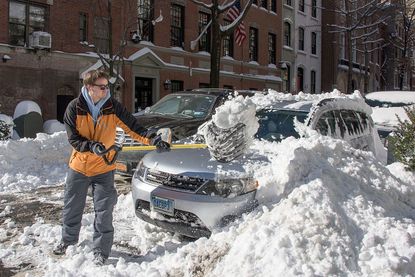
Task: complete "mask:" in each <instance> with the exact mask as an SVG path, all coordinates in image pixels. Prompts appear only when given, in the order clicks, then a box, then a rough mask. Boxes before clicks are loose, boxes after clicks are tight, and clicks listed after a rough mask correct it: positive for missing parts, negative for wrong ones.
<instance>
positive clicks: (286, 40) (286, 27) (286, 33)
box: [284, 22, 291, 47]
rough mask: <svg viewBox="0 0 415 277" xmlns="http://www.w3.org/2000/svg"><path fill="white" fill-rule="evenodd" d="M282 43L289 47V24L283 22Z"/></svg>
mask: <svg viewBox="0 0 415 277" xmlns="http://www.w3.org/2000/svg"><path fill="white" fill-rule="evenodd" d="M284 45H285V46H289V47H291V25H290V23H288V22H284Z"/></svg>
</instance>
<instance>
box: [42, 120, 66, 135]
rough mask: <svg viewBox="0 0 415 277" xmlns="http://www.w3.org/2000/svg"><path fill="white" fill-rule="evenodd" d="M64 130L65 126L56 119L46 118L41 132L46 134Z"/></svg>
mask: <svg viewBox="0 0 415 277" xmlns="http://www.w3.org/2000/svg"><path fill="white" fill-rule="evenodd" d="M62 131H65V126H64V125H63V124H62V123H60V122H59V121H58V120H56V119H50V120H46V121H45V122H44V123H43V132H45V133H46V134H49V135H51V134H53V133H56V132H62Z"/></svg>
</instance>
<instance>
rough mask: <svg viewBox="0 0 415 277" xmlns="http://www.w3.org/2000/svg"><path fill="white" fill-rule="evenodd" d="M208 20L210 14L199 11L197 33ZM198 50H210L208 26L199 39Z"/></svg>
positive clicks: (203, 27)
mask: <svg viewBox="0 0 415 277" xmlns="http://www.w3.org/2000/svg"><path fill="white" fill-rule="evenodd" d="M209 21H210V15H209V14H207V13H203V12H200V13H199V34H200V33H201V32H202V31H203V30H204V29H205V27H206V25H208V23H209ZM199 51H206V52H210V28H208V29H207V31H206V32H205V33H204V34H203V35H202V37H201V38H200V39H199Z"/></svg>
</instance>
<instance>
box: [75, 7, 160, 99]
mask: <svg viewBox="0 0 415 277" xmlns="http://www.w3.org/2000/svg"><path fill="white" fill-rule="evenodd" d="M94 2H95V3H94V4H95V6H96V7H97V10H98V14H100V15H103V16H101V17H95V19H94V20H95V21H94V23H95V25H97V26H94V29H95V30H94V32H95V33H96V34H97V37H95V38H94V39H95V41H94V44H90V43H88V42H81V43H82V44H83V45H85V46H87V47H89V48H91V49H93V50H94V52H95V53H96V54H97V55H98V57H99V60H100V61H101V63H102V67H104V69H105V70H106V71H107V72H108V73H109V75H110V84H109V85H110V89H111V91H112V92H114V93H116V94H117V91H118V90H117V89H116V88H117V87H118V86H120V85H121V84H122V82H123V80H124V79H123V77H122V74H121V69H122V66H123V65H124V59H125V58H124V54H125V48H126V46H127V41H128V40H130V39H131V40H132V41H133V42H135V43H138V42H139V41H140V40H141V39H142V38H143V36H144V29H145V28H148V24H152V25H155V24H156V23H157V22H160V21H161V20H162V19H163V17H162V15H161V11H160V15H159V16H158V18H156V19H154V11H153V7H152V5H151V1H150V0H138V1H137V0H122V1H115V2H116V3H117V5H118V7H117V8H118V9H122V12H123V13H124V14H123V17H122V18H123V19H124V21H123V22H121V26H116V28H118V29H119V30H120V33H121V35H120V38H119V41H120V43H119V44H118V45H113V41H114V39H115V38H114V33H115V32H114V31H115V30H114V26H113V19H114V6H113V0H94ZM142 19H145V20H142ZM100 38H102V41H100ZM100 42H101V43H100ZM115 96H116V97H119V95H115Z"/></svg>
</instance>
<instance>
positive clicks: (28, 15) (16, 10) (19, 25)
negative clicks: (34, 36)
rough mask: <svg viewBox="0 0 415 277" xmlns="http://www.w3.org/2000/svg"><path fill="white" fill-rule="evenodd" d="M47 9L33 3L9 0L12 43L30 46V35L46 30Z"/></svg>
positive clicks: (10, 37)
mask: <svg viewBox="0 0 415 277" xmlns="http://www.w3.org/2000/svg"><path fill="white" fill-rule="evenodd" d="M46 25H47V10H46V8H45V7H42V6H36V5H32V4H27V3H22V2H17V1H10V2H9V39H10V44H11V45H19V46H29V45H28V42H29V35H30V34H31V33H33V32H36V31H46V27H47V26H46Z"/></svg>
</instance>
